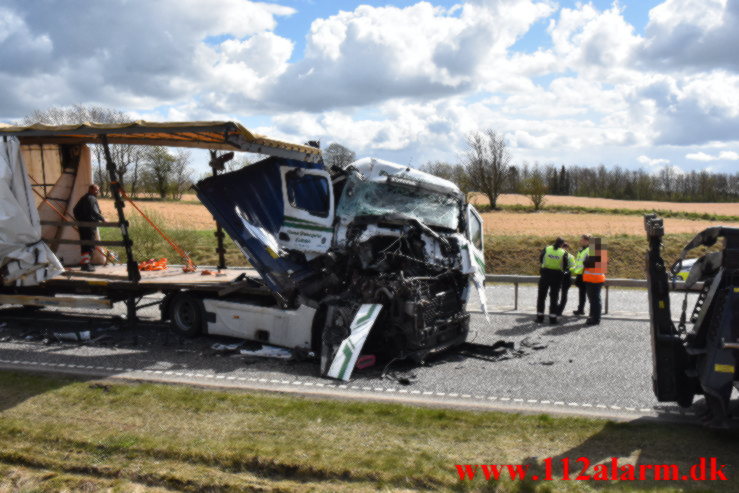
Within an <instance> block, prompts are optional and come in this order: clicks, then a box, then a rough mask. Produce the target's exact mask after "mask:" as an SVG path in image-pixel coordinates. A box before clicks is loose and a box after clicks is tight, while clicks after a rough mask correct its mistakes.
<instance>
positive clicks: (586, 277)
mask: <svg viewBox="0 0 739 493" xmlns="http://www.w3.org/2000/svg"><path fill="white" fill-rule="evenodd" d="M584 265H585V270H584V271H583V273H582V281H583V283H585V292H586V293H587V296H588V303H589V304H590V314H589V316H588V319H587V321H586V322H585V324H586V325H598V324H600V313H601V303H600V291H601V288H602V287H603V284H604V283H605V282H606V272H607V270H608V252H607V251H606V250H605V248H603V246H602V245H601V241H600V238H593V241H591V243H590V251H589V253H588V256H587V258H585V264H584Z"/></svg>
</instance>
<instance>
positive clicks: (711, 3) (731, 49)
mask: <svg viewBox="0 0 739 493" xmlns="http://www.w3.org/2000/svg"><path fill="white" fill-rule="evenodd" d="M738 23H739V2H736V1H735V0H666V1H664V2H662V3H661V4H660V5H658V6H656V7H655V8H653V9H652V10H651V11H650V13H649V24H648V25H647V27H646V37H647V39H646V42H645V43H644V45H643V46H642V47H641V49H640V55H639V56H640V57H641V58H642V63H643V64H644V65H645V66H653V65H654V64H658V65H660V66H661V67H662V68H665V69H671V70H675V71H683V70H686V69H691V70H706V69H708V70H711V69H717V68H722V69H727V70H734V71H736V70H739V58H738V57H737V56H736V47H737V46H739V30H737V28H736V26H737V24H738Z"/></svg>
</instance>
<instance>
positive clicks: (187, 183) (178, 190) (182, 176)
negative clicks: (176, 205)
mask: <svg viewBox="0 0 739 493" xmlns="http://www.w3.org/2000/svg"><path fill="white" fill-rule="evenodd" d="M173 157H174V161H173V162H172V171H171V178H170V180H169V181H170V185H169V193H170V195H171V196H172V198H173V199H174V200H180V199H181V198H182V194H184V193H185V192H186V191H187V189H188V188H190V187H191V186H192V180H191V179H190V176H192V169H191V168H190V153H189V152H188V151H186V150H183V149H179V150H178V151H177V152H176V153H175V155H174V156H173Z"/></svg>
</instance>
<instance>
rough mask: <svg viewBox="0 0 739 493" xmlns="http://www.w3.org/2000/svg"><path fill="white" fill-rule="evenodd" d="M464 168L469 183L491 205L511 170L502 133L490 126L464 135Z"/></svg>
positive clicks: (492, 205) (493, 206)
mask: <svg viewBox="0 0 739 493" xmlns="http://www.w3.org/2000/svg"><path fill="white" fill-rule="evenodd" d="M465 169H466V170H467V177H468V179H469V180H470V183H471V184H472V186H474V187H475V190H476V191H479V192H482V193H483V194H485V195H486V196H487V197H488V200H489V201H490V207H492V208H493V209H495V208H496V207H497V205H498V196H499V195H500V194H501V193H503V189H504V187H505V185H506V180H507V179H508V176H509V174H510V172H511V155H510V153H509V152H508V146H507V145H506V142H505V138H504V137H503V135H502V134H498V133H496V132H495V130H492V129H488V130H486V131H485V132H483V133H471V134H470V135H468V136H467V156H466V162H465Z"/></svg>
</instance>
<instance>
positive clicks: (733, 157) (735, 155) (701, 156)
mask: <svg viewBox="0 0 739 493" xmlns="http://www.w3.org/2000/svg"><path fill="white" fill-rule="evenodd" d="M685 158H686V159H690V160H691V161H706V162H707V161H739V152H734V151H721V152H719V153H718V154H707V153H705V152H702V151H701V152H692V153H689V154H686V155H685Z"/></svg>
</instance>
